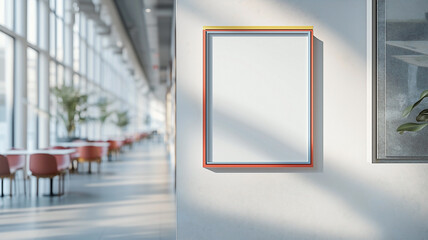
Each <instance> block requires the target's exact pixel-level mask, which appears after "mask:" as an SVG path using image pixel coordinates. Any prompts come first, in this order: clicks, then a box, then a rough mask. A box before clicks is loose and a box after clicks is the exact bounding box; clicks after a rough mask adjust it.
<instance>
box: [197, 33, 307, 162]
mask: <svg viewBox="0 0 428 240" xmlns="http://www.w3.org/2000/svg"><path fill="white" fill-rule="evenodd" d="M216 31H233V32H236V31H243V32H245V31H260V32H263V31H269V32H272V31H281V32H284V31H290V32H291V31H292V32H296V31H301V32H308V33H310V37H309V40H310V42H311V43H310V68H309V70H310V95H309V96H310V100H309V101H310V139H309V141H310V143H309V144H310V146H309V148H310V149H309V155H310V156H309V163H302V164H282V163H281V164H277V163H274V164H259V163H254V164H251V163H243V164H235V163H232V164H223V163H208V151H207V149H208V146H207V144H208V139H207V137H208V135H207V114H208V112H207V85H208V84H207V81H208V78H207V35H208V33H209V32H216ZM202 32H203V167H204V168H281V167H313V164H314V161H313V152H314V151H313V149H314V144H313V140H314V137H313V128H314V123H313V122H314V121H313V112H314V111H313V99H314V96H313V95H314V90H313V72H314V71H313V59H314V57H313V52H314V51H313V48H314V47H313V45H314V44H313V42H314V41H313V38H314V34H313V27H312V26H204V27H203V31H202Z"/></svg>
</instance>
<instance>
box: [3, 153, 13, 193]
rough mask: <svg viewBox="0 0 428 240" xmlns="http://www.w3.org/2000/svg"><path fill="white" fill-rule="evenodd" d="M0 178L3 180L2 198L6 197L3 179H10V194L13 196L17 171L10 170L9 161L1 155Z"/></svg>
mask: <svg viewBox="0 0 428 240" xmlns="http://www.w3.org/2000/svg"><path fill="white" fill-rule="evenodd" d="M0 178H1V197H4V193H3V179H5V178H9V179H10V193H9V195H10V196H12V181H13V180H15V171H14V170H12V169H10V167H9V161H8V160H7V157H5V156H3V155H0Z"/></svg>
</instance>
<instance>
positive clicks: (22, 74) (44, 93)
mask: <svg viewBox="0 0 428 240" xmlns="http://www.w3.org/2000/svg"><path fill="white" fill-rule="evenodd" d="M18 16H19V18H17V17H18ZM98 24H99V23H98V22H96V21H94V20H93V19H91V18H89V17H88V16H86V15H85V13H83V12H81V11H79V9H78V8H76V6H75V5H73V1H68V0H26V1H14V0H0V150H2V149H3V150H4V149H7V148H10V147H13V146H15V147H26V148H30V149H34V148H39V147H47V145H54V144H55V143H56V141H57V140H58V139H59V138H63V137H66V136H67V131H66V128H65V126H64V124H63V123H62V122H61V121H59V120H58V118H57V116H58V111H59V103H58V101H57V99H56V97H55V96H54V95H53V94H52V92H51V89H52V88H54V87H59V88H62V87H63V86H73V87H75V88H76V89H79V91H80V92H81V93H87V94H89V102H90V104H91V107H90V109H89V110H90V111H88V112H87V114H86V116H87V117H90V118H91V119H92V121H91V122H86V123H84V122H80V123H78V125H77V126H76V130H75V132H74V135H75V137H80V138H91V139H100V138H108V137H115V136H117V135H119V134H124V133H126V131H131V130H132V129H135V128H132V127H129V128H128V129H126V130H125V131H122V130H121V129H120V128H118V127H117V126H115V124H114V123H113V122H114V120H115V119H114V114H112V115H111V117H110V119H108V120H107V121H106V123H105V124H104V126H103V127H102V128H101V124H100V123H99V121H97V119H98V118H99V115H100V112H99V110H98V108H97V107H96V106H95V105H94V103H96V102H97V101H98V100H99V99H100V98H101V97H106V98H108V100H109V101H110V102H112V104H111V105H110V106H109V111H124V110H126V111H128V112H129V113H130V114H129V115H130V116H133V115H137V114H135V112H137V104H136V102H135V101H136V99H137V98H136V96H137V91H138V88H137V87H136V82H135V77H134V76H133V74H131V72H130V71H129V69H130V67H129V66H128V65H129V59H127V58H126V54H124V51H123V48H122V47H123V46H122V43H121V42H120V40H118V39H120V38H118V36H113V35H111V34H105V33H103V34H100V33H99V26H98ZM21 129H23V130H22V131H21Z"/></svg>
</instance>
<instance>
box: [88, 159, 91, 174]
mask: <svg viewBox="0 0 428 240" xmlns="http://www.w3.org/2000/svg"><path fill="white" fill-rule="evenodd" d="M88 164H89V170H88V173H91V161H89V162H88Z"/></svg>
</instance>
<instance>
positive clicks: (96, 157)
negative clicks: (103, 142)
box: [77, 146, 103, 173]
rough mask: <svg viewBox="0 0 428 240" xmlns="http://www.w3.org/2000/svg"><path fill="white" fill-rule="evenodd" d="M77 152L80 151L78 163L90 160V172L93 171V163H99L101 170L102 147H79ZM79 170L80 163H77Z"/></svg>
mask: <svg viewBox="0 0 428 240" xmlns="http://www.w3.org/2000/svg"><path fill="white" fill-rule="evenodd" d="M77 152H78V153H79V158H78V159H77V161H78V163H81V162H82V163H83V162H88V164H89V169H88V173H91V163H92V162H97V163H98V172H100V170H101V158H102V156H103V155H102V154H103V153H102V147H96V146H84V147H78V148H77ZM77 170H79V165H77Z"/></svg>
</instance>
